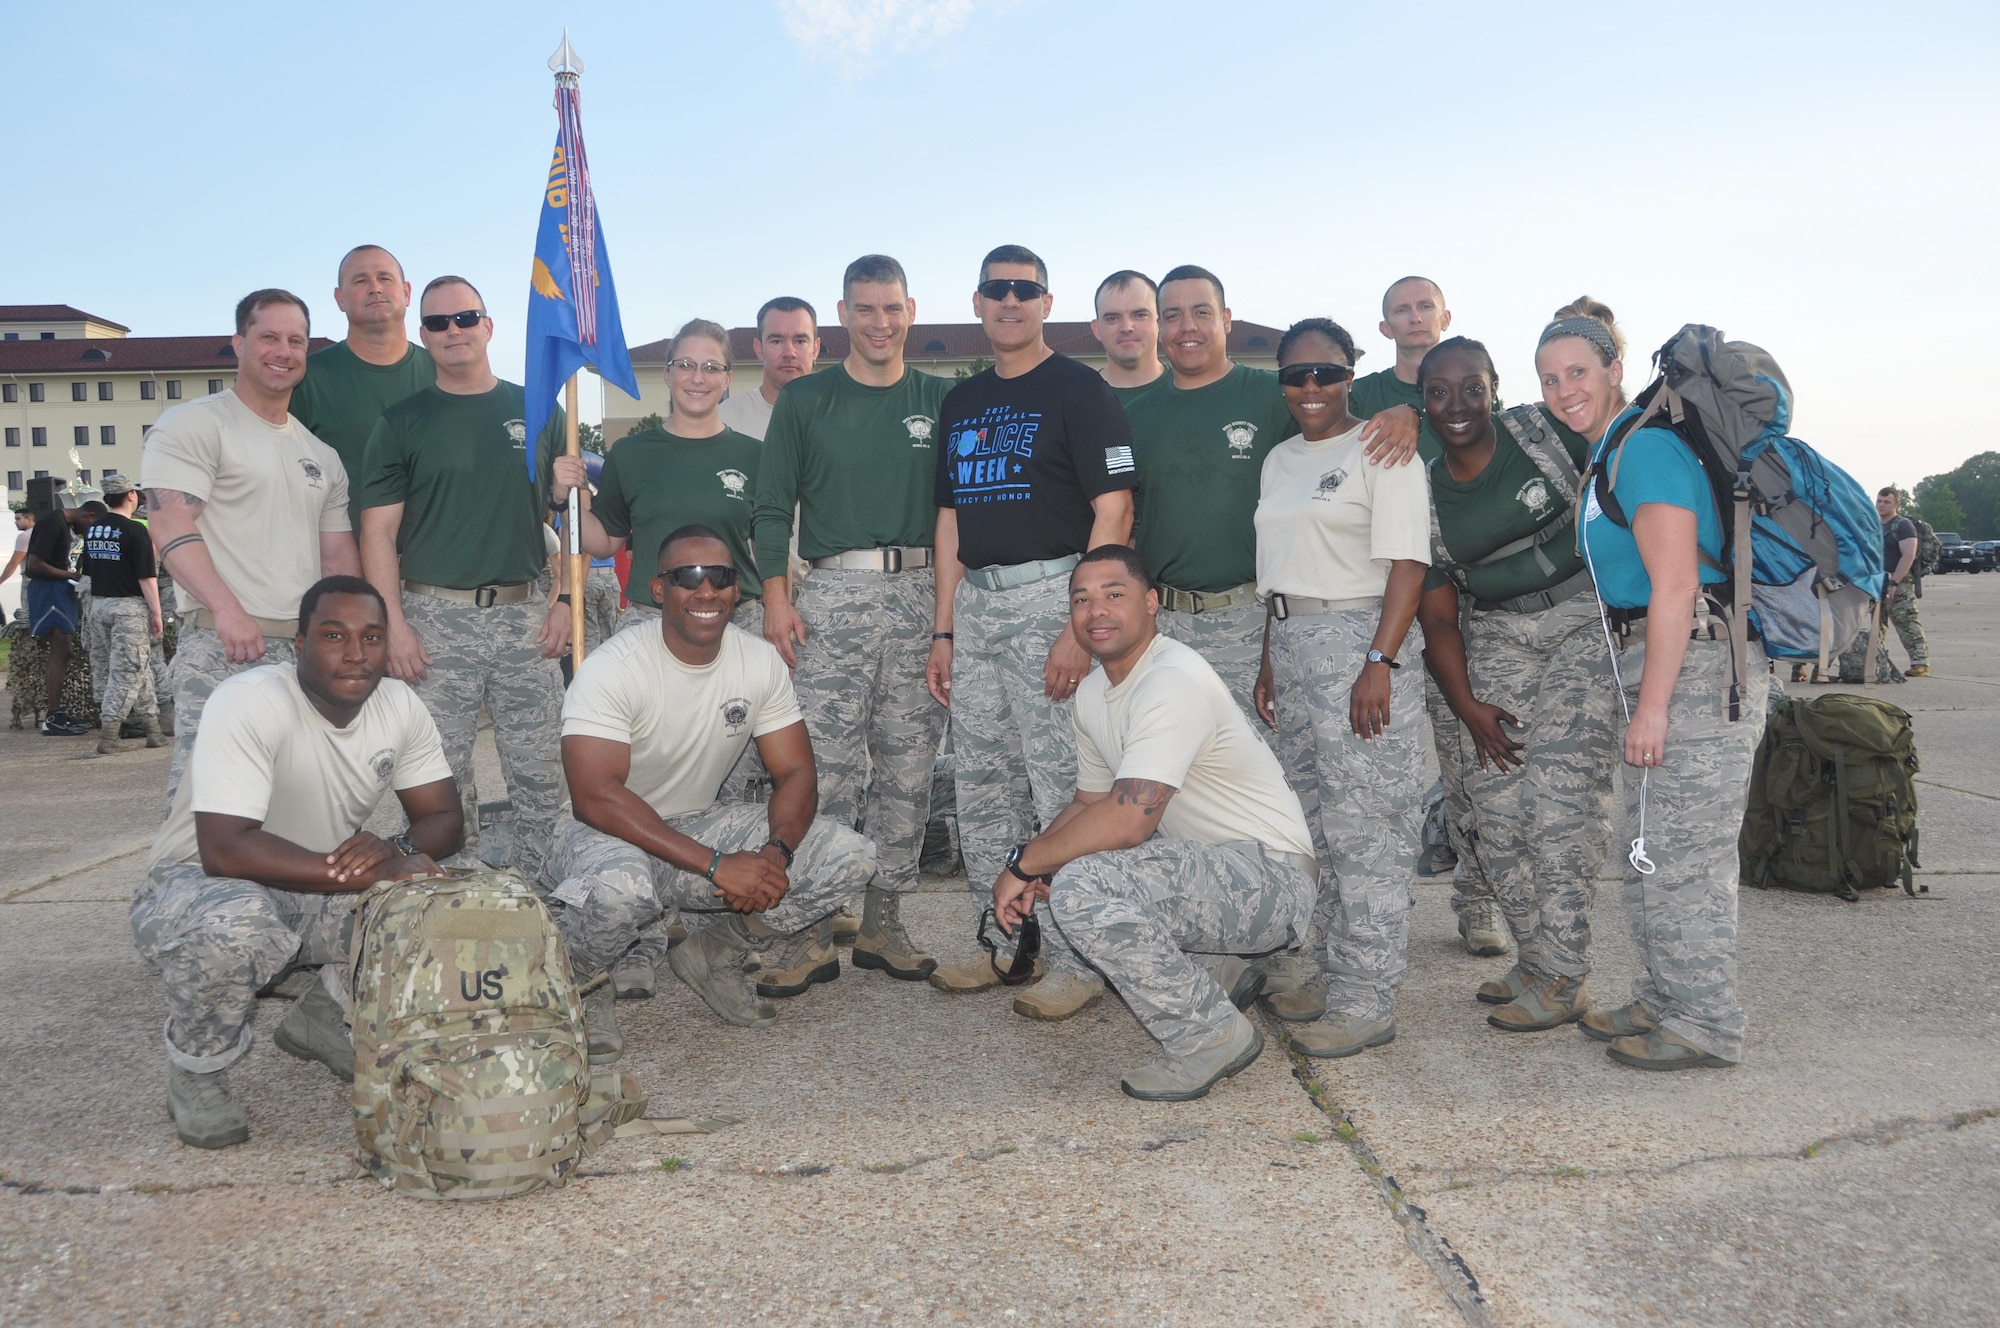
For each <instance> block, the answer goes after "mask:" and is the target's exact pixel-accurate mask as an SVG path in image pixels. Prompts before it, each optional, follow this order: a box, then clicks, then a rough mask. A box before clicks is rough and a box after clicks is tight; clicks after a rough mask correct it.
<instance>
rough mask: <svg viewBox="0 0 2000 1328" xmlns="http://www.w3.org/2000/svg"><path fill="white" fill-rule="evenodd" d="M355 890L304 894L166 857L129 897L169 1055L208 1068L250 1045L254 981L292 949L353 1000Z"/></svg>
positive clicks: (267, 976) (276, 968)
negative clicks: (163, 1001)
mask: <svg viewBox="0 0 2000 1328" xmlns="http://www.w3.org/2000/svg"><path fill="white" fill-rule="evenodd" d="M356 898H358V896H357V895H353V894H333V895H326V894H304V893H297V892H294V891H291V890H274V889H271V888H270V887H269V886H263V885H258V884H257V883H256V882H255V881H240V880H236V879H233V878H231V877H226V876H210V875H208V874H207V873H205V872H203V871H202V869H201V865H200V864H199V863H193V862H166V863H161V864H160V865H159V866H157V867H154V868H153V869H152V870H151V871H150V872H148V873H147V874H146V879H145V880H144V881H143V882H141V884H140V886H139V889H138V892H137V893H136V894H134V895H133V897H132V940H133V943H134V944H135V945H137V946H138V949H139V953H140V954H141V955H142V956H143V957H144V958H145V960H146V962H147V963H149V964H151V965H152V966H153V967H154V968H155V969H156V970H158V972H159V974H160V977H161V979H162V980H163V981H164V982H165V983H166V988H167V1039H166V1040H167V1059H168V1060H170V1061H172V1062H173V1063H174V1064H175V1065H178V1066H180V1067H181V1068H182V1069H184V1070H192V1071H194V1072H195V1073H197V1074H205V1073H207V1072H209V1071H211V1070H221V1069H226V1068H228V1067H229V1066H230V1065H231V1064H233V1063H234V1062H235V1061H236V1060H237V1059H238V1058H240V1057H241V1056H242V1055H243V1053H244V1052H246V1051H248V1050H250V1016H251V1014H252V1013H253V1012H254V1011H255V1010H256V1008H257V989H258V988H259V987H261V986H263V985H264V984H265V983H267V982H269V981H271V980H272V979H273V978H275V977H277V976H278V975H279V974H280V973H282V972H284V971H285V965H286V964H287V963H288V962H290V960H291V958H292V956H293V955H295V954H296V955H297V956H299V958H301V959H302V960H304V961H305V962H306V963H311V964H323V965H325V967H323V968H321V969H320V981H321V982H322V983H323V984H324V985H325V987H326V989H327V991H328V992H329V993H331V994H332V996H333V998H334V999H335V1000H336V1001H338V1002H339V1004H340V1006H341V1008H342V1009H345V1008H347V1001H348V991H347V980H348V967H347V964H348V941H349V936H350V933H351V931H352V929H353V926H354V901H355V899H356Z"/></svg>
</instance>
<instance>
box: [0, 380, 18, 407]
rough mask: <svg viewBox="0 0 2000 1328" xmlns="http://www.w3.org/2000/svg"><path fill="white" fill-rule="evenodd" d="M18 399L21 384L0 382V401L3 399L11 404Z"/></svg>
mask: <svg viewBox="0 0 2000 1328" xmlns="http://www.w3.org/2000/svg"><path fill="white" fill-rule="evenodd" d="M20 399H21V385H20V384H19V383H0V401H4V402H6V403H7V404H8V405H10V406H11V405H13V404H14V403H15V402H16V401H19V400H20Z"/></svg>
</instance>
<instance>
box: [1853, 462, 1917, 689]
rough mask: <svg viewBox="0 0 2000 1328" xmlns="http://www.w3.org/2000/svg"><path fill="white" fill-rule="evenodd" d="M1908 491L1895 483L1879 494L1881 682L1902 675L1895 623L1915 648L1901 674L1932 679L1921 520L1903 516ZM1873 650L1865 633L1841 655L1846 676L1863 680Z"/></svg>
mask: <svg viewBox="0 0 2000 1328" xmlns="http://www.w3.org/2000/svg"><path fill="white" fill-rule="evenodd" d="M1902 507H1903V495H1902V494H1901V493H1899V492H1897V490H1896V486H1895V485H1893V484H1892V485H1890V486H1889V487H1888V488H1886V489H1883V490H1882V491H1881V492H1880V493H1878V494H1876V495H1875V514H1876V515H1877V516H1879V517H1880V518H1881V519H1882V570H1883V571H1884V572H1885V573H1887V574H1888V575H1887V577H1886V578H1885V579H1884V581H1883V583H1882V617H1883V619H1884V620H1885V621H1884V622H1883V625H1882V627H1881V628H1880V629H1878V630H1877V631H1876V633H1875V640H1876V645H1875V681H1877V682H1890V681H1894V680H1896V679H1897V677H1898V675H1897V673H1896V666H1895V664H1894V663H1893V662H1892V661H1891V660H1890V658H1889V632H1888V629H1889V628H1890V627H1892V626H1893V627H1894V628H1895V629H1896V635H1897V636H1898V637H1900V638H1901V639H1902V642H1903V649H1905V650H1907V651H1909V652H1910V667H1909V668H1907V669H1904V670H1903V672H1902V674H1901V677H1904V678H1927V677H1929V676H1930V672H1931V643H1930V642H1929V641H1928V640H1927V639H1925V637H1924V625H1923V623H1922V622H1921V621H1919V620H1918V618H1917V593H1918V584H1917V572H1916V568H1917V523H1916V522H1914V521H1912V520H1910V518H1908V517H1906V516H1904V515H1903V512H1902ZM1867 652H1868V634H1867V633H1866V632H1864V633H1862V634H1861V636H1860V637H1858V638H1856V640H1855V642H1854V644H1853V645H1851V646H1849V647H1848V648H1847V650H1846V652H1845V653H1843V654H1842V655H1841V657H1840V680H1841V681H1842V682H1860V681H1861V679H1862V676H1863V667H1862V666H1863V660H1862V656H1864V655H1865V654H1867Z"/></svg>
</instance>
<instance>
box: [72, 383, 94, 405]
mask: <svg viewBox="0 0 2000 1328" xmlns="http://www.w3.org/2000/svg"><path fill="white" fill-rule="evenodd" d="M69 399H70V400H71V401H88V400H90V384H89V383H71V384H70V385H69Z"/></svg>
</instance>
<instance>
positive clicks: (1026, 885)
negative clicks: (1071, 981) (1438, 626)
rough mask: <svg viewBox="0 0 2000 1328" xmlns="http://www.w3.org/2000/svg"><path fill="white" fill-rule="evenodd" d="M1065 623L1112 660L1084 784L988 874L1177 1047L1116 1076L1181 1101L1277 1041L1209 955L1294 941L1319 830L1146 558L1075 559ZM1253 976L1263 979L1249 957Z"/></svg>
mask: <svg viewBox="0 0 2000 1328" xmlns="http://www.w3.org/2000/svg"><path fill="white" fill-rule="evenodd" d="M1069 603H1070V623H1071V625H1072V627H1073V628H1074V630H1075V632H1076V635H1077V637H1078V639H1080V640H1081V641H1082V642H1083V643H1084V645H1085V646H1086V647H1087V648H1088V649H1089V651H1090V653H1091V654H1092V655H1093V656H1094V657H1095V658H1096V659H1097V661H1098V663H1099V664H1101V665H1102V666H1103V667H1102V668H1100V669H1093V670H1092V671H1091V673H1090V676H1089V677H1087V678H1085V679H1084V681H1083V685H1082V686H1081V687H1079V688H1078V689H1077V693H1076V746H1077V768H1076V798H1075V800H1074V801H1073V802H1071V803H1070V805H1069V806H1068V807H1066V808H1064V809H1063V811H1062V814H1061V815H1059V816H1057V817H1056V819H1055V821H1054V822H1052V823H1051V824H1050V826H1049V828H1048V829H1047V830H1044V831H1043V832H1042V833H1041V834H1040V835H1039V836H1037V837H1036V838H1034V839H1032V840H1030V841H1029V842H1028V843H1026V844H1024V845H1022V846H1021V847H1020V848H1017V849H1016V850H1014V853H1013V854H1012V855H1011V856H1010V857H1009V860H1008V865H1007V869H1006V870H1005V871H1003V872H1001V873H1000V879H999V880H998V881H997V882H995V884H994V886H993V911H994V915H995V917H996V918H997V919H998V921H999V923H1000V925H1001V926H1002V927H1003V928H1005V929H1007V930H1010V931H1011V930H1012V929H1013V928H1014V927H1016V926H1018V925H1019V924H1020V923H1021V921H1022V920H1023V919H1025V918H1027V917H1028V916H1029V911H1030V909H1031V908H1032V907H1033V905H1034V901H1035V900H1036V899H1037V898H1045V899H1047V900H1048V901H1049V912H1050V914H1051V915H1052V916H1053V917H1054V919H1055V921H1056V925H1057V926H1058V927H1060V928H1061V929H1062V934H1063V938H1064V939H1065V940H1067V941H1068V942H1069V943H1070V945H1071V947H1072V948H1074V949H1075V950H1076V952H1077V953H1078V954H1080V955H1082V956H1083V957H1084V958H1085V959H1086V960H1088V961H1089V962H1090V963H1091V964H1092V965H1094V966H1095V967H1096V968H1097V970H1098V971H1099V972H1101V973H1103V974H1104V976H1105V979H1106V980H1107V981H1109V982H1110V984H1111V985H1112V986H1113V987H1114V988H1116V989H1117V991H1118V994H1119V995H1121V996H1123V997H1124V998H1125V1003H1126V1004H1127V1005H1129V1006H1131V1007H1132V1013H1133V1014H1135V1015H1137V1016H1138V1018H1139V1022H1140V1023H1142V1024H1144V1025H1145V1026H1146V1031H1147V1032H1149V1033H1151V1034H1152V1035H1153V1036H1154V1037H1156V1038H1158V1039H1159V1041H1160V1045H1161V1047H1162V1049H1163V1050H1164V1051H1165V1053H1166V1054H1165V1055H1164V1056H1162V1057H1161V1058H1160V1059H1159V1060H1156V1061H1154V1062H1152V1063H1151V1064H1148V1065H1145V1066H1142V1067H1140V1068H1139V1069H1136V1070H1133V1071H1131V1072H1130V1073H1128V1074H1127V1075H1126V1076H1125V1077H1124V1079H1123V1080H1122V1081H1120V1084H1119V1087H1121V1088H1123V1089H1124V1090H1125V1091H1126V1092H1127V1093H1129V1094H1130V1095H1132V1096H1133V1097H1136V1098H1143V1099H1146V1100H1147V1101H1153V1102H1184V1101H1187V1100H1189V1099H1192V1098H1198V1097H1200V1096H1202V1095H1203V1094H1205V1093H1206V1092H1208V1090H1209V1089H1210V1088H1211V1087H1213V1086H1214V1085H1215V1084H1216V1082H1217V1081H1218V1080H1221V1079H1225V1078H1227V1077H1228V1076H1230V1075H1232V1074H1235V1073H1236V1072H1237V1071H1239V1070H1241V1069H1243V1068H1244V1067H1245V1066H1247V1065H1249V1064H1250V1062H1252V1061H1254V1060H1256V1059H1257V1054H1258V1053H1259V1052H1260V1051H1262V1050H1263V1049H1264V1038H1263V1035H1262V1034H1261V1033H1259V1032H1258V1031H1257V1027H1256V1025H1254V1024H1252V1023H1251V1022H1250V1020H1249V1019H1247V1018H1245V1017H1244V1016H1243V1015H1242V1014H1240V1013H1238V1011H1237V1009H1236V1007H1235V1005H1234V1004H1232V993H1231V992H1230V991H1228V990H1225V989H1224V987H1223V986H1222V984H1221V983H1219V982H1217V981H1216V979H1215V978H1214V977H1213V976H1211V973H1210V971H1209V970H1208V969H1207V968H1205V967H1204V963H1200V962H1196V960H1195V959H1191V958H1190V957H1189V955H1188V953H1186V952H1193V953H1194V954H1195V955H1197V956H1202V957H1205V961H1206V962H1207V963H1211V964H1213V965H1214V966H1215V968H1216V969H1217V970H1221V971H1226V972H1228V973H1230V974H1231V977H1230V981H1231V983H1232V985H1234V986H1236V988H1237V991H1236V992H1235V993H1234V995H1235V997H1236V998H1237V999H1240V1000H1242V1001H1243V1002H1244V1003H1246V1004H1247V1003H1248V1001H1249V999H1250V998H1251V997H1254V996H1255V994H1256V992H1255V990H1254V980H1253V981H1252V982H1251V983H1250V984H1247V986H1246V984H1244V983H1242V982H1240V981H1239V980H1238V979H1239V978H1240V976H1241V975H1242V974H1243V973H1244V969H1245V966H1244V965H1243V964H1242V962H1241V961H1240V960H1232V959H1226V958H1218V957H1224V956H1241V955H1260V954H1267V953H1269V952H1272V951H1275V950H1283V949H1287V948H1289V947H1291V946H1293V945H1295V944H1297V943H1298V941H1299V940H1300V938H1302V937H1303V936H1304V935H1305V933H1306V923H1307V919H1308V918H1309V916H1310V915H1311V913H1312V906H1313V895H1314V891H1315V890H1316V888H1317V887H1316V884H1315V882H1316V879H1317V867H1316V865H1315V863H1314V861H1313V848H1312V835H1311V832H1310V831H1308V830H1307V828H1306V819H1305V814H1304V813H1303V812H1302V811H1301V810H1300V808H1299V800H1298V797H1297V795H1296V794H1294V793H1293V792H1292V790H1291V787H1290V786H1289V785H1288V784H1287V783H1286V782H1285V776H1284V772H1283V771H1282V770H1280V769H1279V767H1278V759H1277V758H1276V757H1275V756H1273V755H1271V749H1270V748H1269V747H1267V746H1265V745H1264V743H1263V741H1262V740H1261V739H1259V738H1258V737H1257V736H1256V735H1255V734H1253V733H1252V732H1251V731H1250V725H1249V723H1248V722H1247V721H1246V720H1245V719H1244V718H1243V712H1242V711H1241V710H1240V709H1238V708H1237V705H1236V702H1235V700H1234V698H1232V697H1231V695H1230V693H1229V689H1228V688H1227V687H1226V686H1224V685H1223V682H1222V680H1221V679H1220V678H1219V677H1217V676H1216V673H1215V670H1214V669H1213V668H1211V667H1210V666H1209V664H1208V661H1207V660H1205V659H1203V658H1202V657H1201V656H1200V655H1199V654H1197V653H1196V652H1195V651H1193V650H1191V649H1189V648H1188V647H1187V646H1185V645H1182V644H1181V643H1180V642H1178V641H1174V640H1172V639H1170V638H1168V637H1165V636H1162V635H1160V634H1159V632H1158V630H1157V629H1156V628H1155V626H1154V622H1153V618H1154V615H1155V614H1157V613H1158V612H1159V611H1160V596H1159V592H1158V591H1156V590H1154V589H1153V586H1152V580H1151V577H1150V576H1149V575H1148V573H1147V570H1146V565H1145V563H1144V562H1142V561H1141V560H1140V558H1139V555H1138V554H1137V553H1135V552H1134V551H1133V550H1131V549H1129V548H1126V547H1125V546H1123V545H1117V544H1107V545H1104V546H1102V547H1099V548H1095V549H1092V550H1091V551H1090V552H1089V553H1086V554H1085V555H1084V556H1083V561H1082V562H1080V563H1078V564H1077V566H1076V570H1075V571H1073V572H1072V573H1070V582H1069ZM1251 976H1252V977H1253V979H1254V970H1252V973H1251Z"/></svg>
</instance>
